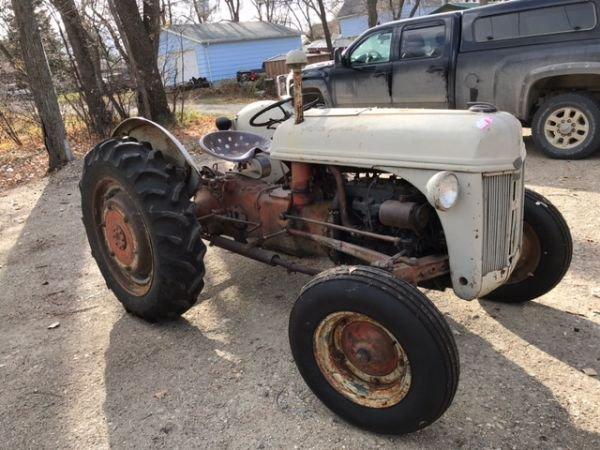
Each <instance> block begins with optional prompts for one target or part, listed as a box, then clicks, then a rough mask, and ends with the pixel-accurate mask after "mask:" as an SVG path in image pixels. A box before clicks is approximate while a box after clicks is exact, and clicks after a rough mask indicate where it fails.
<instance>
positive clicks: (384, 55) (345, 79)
mask: <svg viewBox="0 0 600 450" xmlns="http://www.w3.org/2000/svg"><path fill="white" fill-rule="evenodd" d="M392 36H393V30H392V29H391V28H388V29H383V30H379V31H377V32H374V33H373V34H370V35H367V36H365V37H364V38H363V40H362V41H361V42H360V43H358V45H356V46H354V47H352V48H350V50H349V53H348V54H347V55H344V60H343V64H342V65H340V66H339V67H335V68H334V69H333V70H332V74H331V80H332V87H333V96H334V102H335V105H336V106H390V104H391V101H392V98H391V92H390V87H391V86H390V81H391V73H392V64H391V62H390V57H391V50H392Z"/></svg>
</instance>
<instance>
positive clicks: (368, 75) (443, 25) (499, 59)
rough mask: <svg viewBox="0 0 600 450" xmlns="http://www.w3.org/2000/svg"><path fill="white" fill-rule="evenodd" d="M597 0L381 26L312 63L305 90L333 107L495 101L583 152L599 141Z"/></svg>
mask: <svg viewBox="0 0 600 450" xmlns="http://www.w3.org/2000/svg"><path fill="white" fill-rule="evenodd" d="M599 3H600V0H589V1H582V0H516V1H511V2H507V3H499V4H494V5H490V6H484V7H478V8H473V9H470V10H466V11H461V12H452V13H445V14H437V15H432V16H426V17H419V18H415V19H408V20H400V21H396V22H390V23H386V24H383V25H379V26H377V27H375V28H371V29H370V30H368V31H366V32H365V33H363V34H362V35H361V36H360V37H359V38H357V39H356V40H355V41H354V42H353V43H352V45H350V47H348V48H347V49H346V50H345V51H344V52H343V53H341V52H336V57H335V61H330V62H327V63H318V64H314V65H311V66H307V67H306V68H305V71H304V75H303V79H304V87H305V92H306V93H312V94H314V95H316V96H318V97H320V98H321V99H322V101H323V103H324V104H325V105H327V106H336V107H345V106H387V107H389V106H394V107H407V108H410V107H418V108H450V109H465V108H467V107H468V104H469V102H488V103H493V104H494V105H495V106H496V107H497V108H498V109H500V110H503V111H508V112H510V113H512V114H514V115H515V116H516V117H518V118H519V119H520V120H521V121H522V123H523V124H524V125H525V126H531V128H532V134H533V138H534V140H535V143H536V145H537V146H538V148H540V149H541V150H542V151H543V152H544V153H545V154H547V155H548V156H550V157H553V158H565V159H574V158H584V157H586V156H588V155H590V154H591V153H592V152H594V151H596V150H597V149H598V148H600V26H599V24H598V12H599V9H600V4H599ZM289 89H290V87H289V84H288V94H289V93H290V92H289ZM432 126H435V124H432Z"/></svg>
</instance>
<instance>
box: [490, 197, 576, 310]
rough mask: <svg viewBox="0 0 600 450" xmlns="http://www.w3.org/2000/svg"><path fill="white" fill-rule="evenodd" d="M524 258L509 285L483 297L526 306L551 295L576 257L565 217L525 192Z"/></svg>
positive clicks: (540, 198)
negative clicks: (525, 304)
mask: <svg viewBox="0 0 600 450" xmlns="http://www.w3.org/2000/svg"><path fill="white" fill-rule="evenodd" d="M523 222H524V223H523V227H524V233H523V247H522V250H521V257H520V258H519V262H518V263H517V266H516V267H515V270H514V271H513V273H512V274H511V277H510V278H509V280H508V282H507V283H506V284H505V285H503V286H501V287H500V288H498V289H496V290H495V291H493V292H491V293H489V294H488V295H486V296H485V297H484V298H485V299H486V300H494V301H497V302H502V303H523V302H527V301H530V300H533V299H536V298H538V297H541V296H542V295H544V294H546V293H548V292H550V291H551V290H552V289H553V288H554V287H555V286H556V285H557V284H558V283H560V281H561V280H562V279H563V277H564V276H565V274H566V273H567V270H569V266H570V265H571V258H572V255H573V240H572V238H571V232H570V231H569V226H568V225H567V222H566V221H565V219H564V218H563V216H562V214H561V213H560V212H559V211H558V209H556V207H555V206H554V205H553V204H552V203H550V201H549V200H548V199H546V198H545V197H544V196H542V195H540V194H538V193H536V192H534V191H532V190H529V189H526V190H525V217H524V220H523Z"/></svg>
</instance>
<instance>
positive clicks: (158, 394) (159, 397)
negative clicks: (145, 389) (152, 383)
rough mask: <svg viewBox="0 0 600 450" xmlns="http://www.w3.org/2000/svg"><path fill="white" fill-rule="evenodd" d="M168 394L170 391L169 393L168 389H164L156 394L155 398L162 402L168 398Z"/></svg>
mask: <svg viewBox="0 0 600 450" xmlns="http://www.w3.org/2000/svg"><path fill="white" fill-rule="evenodd" d="M168 393H169V391H167V390H166V389H163V390H162V391H158V392H157V393H156V394H154V397H155V398H157V399H158V400H162V399H163V398H165V397H166V396H167V394H168Z"/></svg>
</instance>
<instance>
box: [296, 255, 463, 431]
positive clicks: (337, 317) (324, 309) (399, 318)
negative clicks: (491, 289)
mask: <svg viewBox="0 0 600 450" xmlns="http://www.w3.org/2000/svg"><path fill="white" fill-rule="evenodd" d="M289 338H290V346H291V349H292V354H293V356H294V360H295V361H296V365H297V366H298V369H299V371H300V374H301V375H302V377H303V378H304V380H305V381H306V383H307V384H308V386H309V387H310V389H311V390H312V391H313V392H314V394H315V395H316V396H317V397H318V398H319V399H320V400H321V401H322V402H323V403H324V404H325V405H326V406H327V407H328V408H329V409H331V410H332V411H333V412H334V413H336V414H338V415H339V416H341V417H342V418H343V419H345V420H346V421H348V422H350V423H352V424H355V425H357V426H359V427H361V428H364V429H366V430H369V431H373V432H377V433H387V434H404V433H410V432H413V431H416V430H419V429H421V428H424V427H426V426H428V425H430V424H431V423H433V422H435V421H436V420H437V419H438V418H439V417H440V416H441V415H442V414H443V413H444V411H446V409H447V408H448V407H449V406H450V404H451V403H452V399H453V398H454V394H455V392H456V388H457V386H458V379H459V357H458V351H457V349H456V344H455V342H454V337H453V335H452V333H451V331H450V328H449V327H448V324H447V323H446V321H445V320H444V317H443V315H442V314H441V313H440V312H439V311H438V310H437V308H436V307H435V306H434V305H433V303H431V301H429V299H428V298H427V297H425V295H423V294H422V293H421V292H420V291H419V290H418V289H417V288H416V287H414V286H411V285H410V284H408V283H406V282H404V281H402V280H399V279H397V278H395V277H394V276H392V275H391V274H390V273H388V272H386V271H383V270H381V269H376V268H372V267H366V266H343V267H336V268H334V269H331V270H327V271H325V272H323V273H321V274H319V275H317V276H316V277H315V278H313V280H312V281H310V282H309V283H308V284H307V285H306V286H304V288H303V289H302V292H301V293H300V296H299V297H298V300H297V301H296V304H295V305H294V308H293V310H292V313H291V315H290V323H289Z"/></svg>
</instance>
